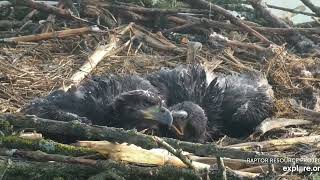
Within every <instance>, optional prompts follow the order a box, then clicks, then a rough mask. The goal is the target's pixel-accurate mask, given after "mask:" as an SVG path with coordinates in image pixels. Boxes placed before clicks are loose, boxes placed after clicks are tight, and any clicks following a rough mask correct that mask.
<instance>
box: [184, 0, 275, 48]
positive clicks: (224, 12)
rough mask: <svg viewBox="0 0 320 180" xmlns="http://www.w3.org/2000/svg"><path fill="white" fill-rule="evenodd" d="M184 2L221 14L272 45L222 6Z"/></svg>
mask: <svg viewBox="0 0 320 180" xmlns="http://www.w3.org/2000/svg"><path fill="white" fill-rule="evenodd" d="M184 1H185V2H186V3H189V4H190V5H191V6H193V7H194V6H196V7H200V8H205V9H210V10H213V11H214V12H216V13H219V14H221V15H223V16H225V17H226V18H228V19H229V20H230V21H231V22H232V23H233V24H235V25H237V26H239V27H241V28H243V29H245V30H246V31H248V32H250V33H251V34H252V35H254V36H256V37H257V38H258V39H260V40H261V41H262V42H263V43H266V44H268V45H269V44H271V43H272V42H270V41H269V40H268V39H267V38H266V37H264V36H263V35H261V34H260V33H258V32H257V31H255V30H254V29H252V28H251V27H249V26H248V25H246V24H245V23H243V22H242V21H241V20H240V19H239V18H237V17H235V16H234V15H232V14H231V13H230V12H228V11H227V10H225V9H223V8H222V7H220V6H217V5H215V4H212V3H210V2H207V1H205V0H184Z"/></svg>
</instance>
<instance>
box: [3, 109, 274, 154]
mask: <svg viewBox="0 0 320 180" xmlns="http://www.w3.org/2000/svg"><path fill="white" fill-rule="evenodd" d="M0 119H3V120H2V121H8V122H9V123H10V124H11V125H13V126H14V127H16V128H32V129H35V130H36V131H38V132H41V133H43V134H46V135H50V134H51V135H58V136H60V137H61V136H65V137H76V138H77V139H82V140H108V141H113V142H119V143H123V142H127V143H132V144H136V145H138V146H141V147H143V148H147V149H148V148H157V147H158V144H157V143H156V142H155V141H154V139H153V136H149V135H145V134H141V133H138V132H136V131H135V130H123V129H119V128H112V127H103V126H90V125H87V124H83V123H79V122H78V123H75V122H62V121H54V120H48V119H42V118H38V117H36V116H23V115H8V114H7V115H2V116H0ZM0 121H1V120H0ZM163 140H164V141H165V142H167V143H168V144H170V145H172V146H173V147H175V148H181V149H182V150H184V151H187V152H192V153H194V154H196V155H200V156H208V155H213V156H219V157H229V158H234V159H247V158H276V157H277V156H271V155H266V154H259V153H257V152H244V151H241V150H237V149H229V148H222V147H218V146H217V145H215V144H213V143H212V144H199V143H191V142H184V141H178V140H175V139H171V138H163Z"/></svg>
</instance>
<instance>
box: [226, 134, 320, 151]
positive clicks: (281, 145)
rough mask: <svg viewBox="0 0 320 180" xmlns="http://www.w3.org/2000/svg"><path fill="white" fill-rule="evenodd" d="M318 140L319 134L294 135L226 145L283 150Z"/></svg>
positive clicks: (244, 148)
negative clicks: (293, 136) (292, 136)
mask: <svg viewBox="0 0 320 180" xmlns="http://www.w3.org/2000/svg"><path fill="white" fill-rule="evenodd" d="M319 141H320V135H314V136H305V137H295V138H287V139H273V140H268V141H262V142H247V143H241V144H234V145H230V146H227V147H229V148H235V149H242V150H247V151H248V150H249V151H250V150H251V151H254V150H257V148H258V149H259V150H260V151H276V150H277V151H284V150H287V149H290V148H294V147H295V146H296V145H298V144H301V143H304V144H311V145H312V144H315V143H318V142H319Z"/></svg>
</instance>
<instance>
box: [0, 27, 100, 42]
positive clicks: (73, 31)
mask: <svg viewBox="0 0 320 180" xmlns="http://www.w3.org/2000/svg"><path fill="white" fill-rule="evenodd" d="M97 31H99V29H98V28H97V27H95V26H93V27H83V28H77V29H68V30H63V31H56V32H50V33H42V34H36V35H29V36H19V37H12V38H4V39H0V42H1V41H2V42H37V41H42V40H47V39H52V38H66V37H70V36H77V35H81V34H86V33H91V32H97Z"/></svg>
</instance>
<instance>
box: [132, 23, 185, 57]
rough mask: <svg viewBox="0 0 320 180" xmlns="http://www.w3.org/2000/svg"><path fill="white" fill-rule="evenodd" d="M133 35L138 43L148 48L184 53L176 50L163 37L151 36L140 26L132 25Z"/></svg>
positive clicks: (178, 49) (174, 46)
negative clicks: (146, 45)
mask: <svg viewBox="0 0 320 180" xmlns="http://www.w3.org/2000/svg"><path fill="white" fill-rule="evenodd" d="M132 32H133V34H134V35H135V36H136V38H137V39H139V40H140V41H144V42H145V43H147V44H148V45H149V46H151V47H153V48H156V49H159V50H163V51H171V52H175V53H179V54H180V53H184V52H185V50H184V49H182V48H178V47H177V46H176V45H174V44H173V43H171V42H170V41H168V40H167V39H165V38H164V37H163V36H160V35H157V34H153V33H151V32H149V31H147V30H146V29H144V28H143V27H141V26H138V25H134V26H133V28H132Z"/></svg>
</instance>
